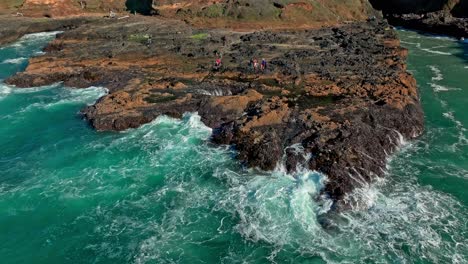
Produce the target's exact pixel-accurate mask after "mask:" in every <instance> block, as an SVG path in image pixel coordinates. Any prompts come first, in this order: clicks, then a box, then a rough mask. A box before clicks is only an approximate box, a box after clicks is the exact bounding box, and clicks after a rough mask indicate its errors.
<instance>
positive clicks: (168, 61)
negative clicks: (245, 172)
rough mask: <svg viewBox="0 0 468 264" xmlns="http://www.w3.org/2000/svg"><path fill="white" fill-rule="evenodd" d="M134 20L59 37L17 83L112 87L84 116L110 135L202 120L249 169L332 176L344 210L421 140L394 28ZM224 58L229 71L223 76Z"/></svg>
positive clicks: (329, 189) (414, 96)
mask: <svg viewBox="0 0 468 264" xmlns="http://www.w3.org/2000/svg"><path fill="white" fill-rule="evenodd" d="M132 19H133V18H130V20H128V21H115V22H113V23H95V24H93V25H86V27H83V28H80V27H79V28H76V29H71V30H69V31H67V32H65V33H63V34H61V35H59V36H58V38H57V39H56V40H55V41H53V42H52V43H50V45H48V46H47V47H46V49H45V50H46V51H47V52H48V53H47V54H46V55H44V56H41V57H37V58H33V59H31V61H30V65H29V66H28V68H27V69H26V71H25V72H23V73H20V74H18V75H16V76H14V77H12V78H10V79H9V80H8V82H9V83H10V84H15V85H17V86H20V87H29V86H39V85H46V84H51V83H55V82H59V81H63V82H64V83H65V85H67V86H72V87H89V86H105V87H107V88H108V89H109V91H110V93H109V94H108V95H106V96H104V97H103V98H101V99H100V100H98V101H97V102H96V103H95V104H94V105H92V106H89V107H86V108H85V109H83V110H82V113H83V115H84V117H85V118H86V119H87V120H89V122H90V124H91V125H92V126H93V127H94V128H96V129H97V130H100V131H105V130H125V129H128V128H135V127H138V126H140V125H142V124H144V123H148V122H150V121H152V120H154V119H155V118H156V117H158V116H159V115H169V116H173V117H180V116H181V115H182V114H183V113H185V112H198V113H199V114H200V115H201V117H202V120H203V122H204V123H205V124H206V125H208V126H209V127H212V128H213V129H214V130H213V131H214V132H213V137H212V140H213V142H215V143H218V144H231V145H233V146H235V148H236V149H237V151H238V158H239V159H240V160H241V161H242V162H244V163H245V164H246V165H247V166H249V167H258V168H260V169H263V170H272V169H274V168H275V166H276V165H277V164H278V162H280V161H282V162H284V163H285V166H286V167H287V169H288V170H290V171H293V170H295V169H296V168H297V166H305V167H308V168H310V169H313V170H318V171H321V172H323V173H325V174H327V175H328V177H329V181H328V183H327V185H326V188H325V190H324V192H325V193H326V194H327V195H329V196H330V197H331V198H333V199H334V200H335V201H337V203H336V205H337V206H339V207H342V206H345V204H346V203H347V202H349V200H348V199H347V198H346V194H349V193H351V192H352V191H353V190H354V189H355V188H358V187H361V186H362V185H363V184H367V183H369V182H372V181H373V180H374V179H375V178H376V177H377V176H379V175H380V176H381V175H383V173H384V168H385V162H386V158H387V155H389V154H391V153H393V152H394V151H395V150H396V149H397V144H398V140H399V138H400V136H403V137H405V138H407V139H409V138H414V137H417V136H418V135H420V134H421V133H422V130H423V114H422V110H421V107H420V104H419V97H418V92H417V88H416V83H415V80H414V78H413V77H412V76H411V75H410V74H409V73H407V72H406V70H405V58H406V56H407V51H406V50H405V49H403V48H401V47H400V44H399V40H398V38H397V36H396V33H395V31H394V30H393V29H391V28H390V27H389V25H388V24H387V23H385V22H383V21H369V22H356V23H353V24H348V25H344V26H341V27H335V28H324V29H318V30H283V31H261V32H254V33H235V32H230V31H224V30H201V29H194V28H191V27H189V26H188V25H186V24H184V23H182V22H177V21H167V20H166V21H164V20H157V19H151V21H149V20H148V21H146V20H143V19H141V18H139V19H137V18H135V19H134V20H132ZM149 39H151V41H150V40H149ZM215 52H218V53H222V54H223V63H224V68H223V69H222V70H221V71H217V72H213V71H212V67H211V65H212V63H213V62H214V58H215V55H214V54H215ZM252 57H255V58H258V59H261V58H266V59H267V60H268V62H269V69H268V70H267V71H266V72H265V73H255V72H253V71H252V69H250V68H249V66H248V62H249V60H250V58H252ZM293 145H294V146H296V147H297V146H300V148H302V149H303V152H304V153H309V154H311V158H310V160H304V157H303V155H302V153H298V151H297V148H293V147H291V146H293ZM283 158H284V160H282V159H283Z"/></svg>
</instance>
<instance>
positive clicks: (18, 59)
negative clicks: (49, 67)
mask: <svg viewBox="0 0 468 264" xmlns="http://www.w3.org/2000/svg"><path fill="white" fill-rule="evenodd" d="M25 60H27V58H23V57H21V58H15V59H7V60H4V61H3V62H2V63H5V64H20V63H23V62H24V61H25Z"/></svg>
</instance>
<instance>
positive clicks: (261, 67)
mask: <svg viewBox="0 0 468 264" xmlns="http://www.w3.org/2000/svg"><path fill="white" fill-rule="evenodd" d="M260 69H262V72H265V71H266V69H267V61H266V60H265V59H262V64H261V65H260Z"/></svg>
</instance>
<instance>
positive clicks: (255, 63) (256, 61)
mask: <svg viewBox="0 0 468 264" xmlns="http://www.w3.org/2000/svg"><path fill="white" fill-rule="evenodd" d="M253 67H254V72H257V71H258V60H257V59H254V60H253Z"/></svg>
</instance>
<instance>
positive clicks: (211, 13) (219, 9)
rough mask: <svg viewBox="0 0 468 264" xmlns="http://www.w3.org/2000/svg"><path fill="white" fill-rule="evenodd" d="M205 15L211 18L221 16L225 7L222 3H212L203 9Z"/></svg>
mask: <svg viewBox="0 0 468 264" xmlns="http://www.w3.org/2000/svg"><path fill="white" fill-rule="evenodd" d="M202 12H203V15H204V16H206V17H210V18H215V17H221V16H223V14H224V7H223V6H222V5H220V4H214V5H210V6H209V7H207V8H205V9H203V10H202Z"/></svg>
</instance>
